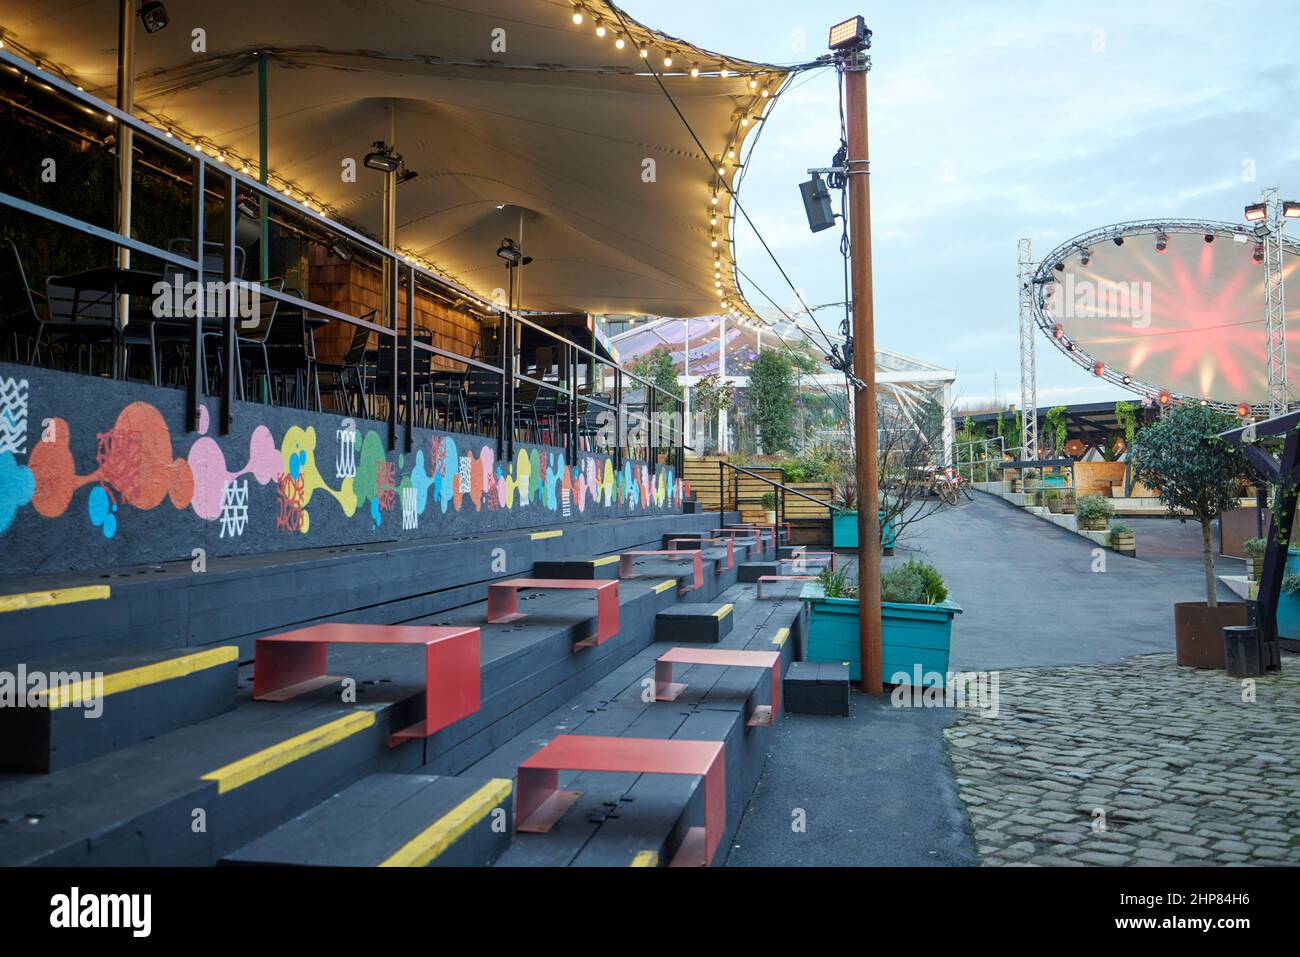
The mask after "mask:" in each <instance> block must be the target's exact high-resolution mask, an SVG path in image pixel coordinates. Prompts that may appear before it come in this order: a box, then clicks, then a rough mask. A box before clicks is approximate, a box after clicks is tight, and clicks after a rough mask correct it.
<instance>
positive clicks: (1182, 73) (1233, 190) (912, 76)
mask: <svg viewBox="0 0 1300 957" xmlns="http://www.w3.org/2000/svg"><path fill="white" fill-rule="evenodd" d="M624 5H625V6H626V7H627V8H628V9H629V11H630V12H631V13H632V15H633V16H635V17H637V18H638V19H640V20H641V21H642V22H644V23H646V24H648V25H650V26H652V27H655V28H656V29H659V30H662V31H664V32H666V33H669V34H673V35H676V36H680V37H683V38H685V39H688V40H690V41H691V42H694V43H697V44H699V45H700V46H704V47H707V48H710V49H714V50H723V51H726V52H727V53H730V54H733V55H736V56H744V57H748V58H751V59H755V60H765V61H771V62H778V63H793V62H796V61H800V60H811V59H813V58H815V57H816V56H818V55H819V54H820V53H822V52H823V50H824V37H825V32H826V29H827V27H828V26H829V25H830V24H832V23H835V22H837V21H839V20H841V19H843V18H844V17H845V16H846V15H848V14H851V13H852V12H853V10H852V9H851V8H845V7H844V6H842V5H840V4H833V3H828V2H823V0H813V2H804V3H800V4H797V5H794V4H785V3H777V2H775V0H744V2H741V0H714V2H710V3H707V4H704V3H699V2H698V0H691V2H686V0H654V2H650V0H627V2H626V3H625V4H624ZM1242 11H1243V8H1242V7H1241V5H1240V4H1238V3H1230V2H1203V3H1195V4H1193V3H1187V2H1174V0H1156V2H1145V3H1133V2H1131V0H1124V2H1118V0H1094V2H1091V3H1089V4H1085V5H1066V4H1062V3H1059V2H1030V0H1019V2H988V3H984V4H979V5H957V4H954V3H950V2H945V0H920V2H909V3H905V4H903V3H898V4H881V5H879V6H878V7H877V8H876V9H875V10H872V9H868V8H864V9H863V12H864V13H865V14H866V15H867V20H868V24H869V25H870V26H871V28H872V29H873V31H874V33H875V35H874V42H873V50H872V60H873V69H872V73H871V75H870V79H869V89H870V93H869V96H870V122H871V151H872V155H871V159H872V166H871V168H872V178H871V187H872V234H873V241H874V248H873V258H874V278H875V305H876V330H877V332H876V334H877V340H878V342H879V343H880V344H881V345H882V346H887V347H888V348H891V349H896V350H898V351H901V352H905V353H910V354H913V355H916V356H919V357H921V358H924V359H928V360H931V361H934V362H939V363H941V364H943V365H947V366H949V367H950V368H954V369H956V370H957V372H958V383H957V385H958V393H959V394H965V395H969V396H976V395H991V394H992V391H993V374H994V373H995V372H996V373H997V374H998V377H999V392H1000V393H1001V394H1002V395H1004V396H1005V395H1008V394H1015V395H1018V394H1019V364H1018V363H1019V352H1018V336H1017V326H1016V324H1017V314H1016V310H1017V302H1016V282H1015V277H1016V240H1017V239H1018V238H1019V237H1021V236H1029V237H1031V238H1032V239H1033V240H1034V248H1035V251H1036V252H1037V253H1038V254H1040V255H1042V254H1045V253H1047V252H1049V251H1050V250H1051V249H1053V248H1054V247H1056V246H1057V245H1058V244H1059V243H1062V242H1064V241H1065V240H1067V239H1069V238H1070V237H1072V236H1075V235H1078V234H1079V233H1082V232H1084V231H1086V230H1088V229H1091V228H1093V227H1097V226H1102V225H1106V224H1108V223H1114V222H1122V221H1126V220H1130V219H1141V218H1147V217H1159V216H1170V217H1195V218H1215V219H1225V220H1237V219H1239V218H1240V215H1241V207H1242V206H1243V205H1244V204H1245V203H1246V202H1248V201H1251V200H1253V199H1255V198H1257V197H1258V195H1259V191H1260V189H1262V188H1263V187H1264V186H1266V185H1272V184H1278V185H1281V186H1282V187H1283V191H1284V192H1286V191H1288V190H1289V191H1290V193H1292V194H1300V112H1298V111H1297V110H1296V109H1295V104H1296V103H1298V102H1300V71H1296V70H1295V68H1294V55H1295V51H1296V49H1297V47H1298V45H1300V44H1298V42H1297V41H1300V0H1286V2H1282V3H1278V4H1276V5H1275V6H1274V7H1272V8H1270V11H1269V13H1268V14H1267V16H1266V18H1265V19H1264V20H1261V17H1260V16H1259V15H1250V16H1244V15H1243V12H1242ZM797 31H803V32H802V37H803V38H804V40H805V43H806V47H805V49H804V51H803V52H799V51H797V50H796V49H795V45H796V40H797V38H798V37H799V36H800V34H799V33H797ZM838 130H839V115H838V100H837V88H836V82H835V77H834V74H833V73H831V72H830V71H828V70H822V71H818V72H817V73H815V74H806V75H804V76H801V77H799V78H797V79H796V80H795V82H794V85H793V86H792V88H791V89H790V90H789V91H788V92H787V93H786V94H785V95H784V96H783V97H782V98H781V101H780V102H778V103H777V104H776V107H775V112H774V113H773V116H772V119H771V120H770V121H769V123H768V127H767V129H765V130H764V131H763V136H762V139H761V140H760V142H759V144H758V148H757V151H756V153H755V159H754V162H753V164H752V167H751V168H750V169H749V170H748V171H747V172H746V176H745V180H744V184H743V186H742V188H741V194H740V195H741V200H742V202H743V203H744V204H745V206H746V208H747V209H748V211H749V213H750V215H751V216H752V217H753V219H754V221H755V222H756V223H757V224H758V228H759V229H760V230H761V231H762V232H763V235H764V236H765V237H766V238H767V240H768V242H769V244H770V245H771V246H772V248H773V249H774V250H775V251H776V253H777V255H778V257H780V259H781V262H782V264H783V265H784V266H785V268H786V270H787V272H789V274H790V276H791V278H792V279H793V280H794V281H795V283H796V284H797V285H798V286H800V287H801V288H802V290H803V291H804V295H805V298H806V299H807V301H808V302H809V303H810V304H817V303H824V302H834V301H837V300H840V299H842V298H843V293H842V285H841V283H842V278H841V269H840V259H839V256H838V251H837V244H838V239H839V236H838V231H835V230H827V231H826V232H823V233H818V234H816V235H813V234H811V233H809V232H808V229H807V224H806V222H805V220H804V215H803V208H802V205H801V204H800V201H799V195H798V190H797V184H798V182H799V181H800V180H802V179H805V178H806V175H805V171H806V170H807V169H808V168H811V167H822V166H828V165H830V159H831V156H832V155H833V154H834V152H835V150H836V148H837V146H838V138H839V134H838ZM1252 172H1253V175H1254V177H1255V179H1254V180H1253V181H1251V180H1250V179H1249V176H1250V174H1251V173H1252ZM737 237H738V255H739V261H740V265H741V267H742V268H743V269H744V270H745V271H746V272H747V273H748V274H749V275H750V276H752V277H753V279H754V280H755V281H756V282H757V283H758V284H759V285H760V286H762V288H763V289H765V290H766V291H767V292H768V293H769V294H770V295H771V296H772V298H773V299H775V300H776V301H777V302H778V303H781V304H782V305H783V306H785V305H786V304H787V303H788V302H790V301H791V299H792V298H793V294H792V293H791V292H790V290H789V288H788V287H787V286H786V285H785V283H784V281H783V280H782V279H781V277H780V275H779V273H778V272H777V270H776V269H775V267H773V266H772V264H771V262H770V260H768V258H767V255H766V253H764V252H763V250H762V248H761V246H760V245H759V244H758V242H757V241H756V240H755V239H754V237H753V234H752V232H751V231H750V230H749V229H748V227H746V226H744V225H743V223H742V224H741V225H740V226H739V227H738V229H737ZM750 298H751V302H753V303H754V304H755V305H759V304H760V303H764V302H765V301H764V300H763V298H762V297H761V296H760V295H757V294H752V295H751V297H750ZM826 325H827V326H828V327H829V326H830V325H832V323H830V322H827V323H826ZM1039 346H1040V348H1039V350H1038V365H1039V389H1040V392H1043V393H1044V394H1046V391H1047V390H1051V392H1052V394H1053V396H1054V397H1055V398H1057V400H1058V401H1063V400H1068V401H1094V400H1098V399H1105V398H1108V397H1111V396H1118V395H1120V394H1121V393H1120V392H1119V390H1117V389H1116V387H1114V386H1111V385H1109V384H1105V383H1100V382H1097V381H1095V380H1093V379H1092V378H1091V377H1090V376H1089V375H1088V374H1087V372H1086V371H1085V370H1083V369H1080V368H1079V367H1078V366H1076V365H1074V364H1073V363H1071V362H1069V361H1068V360H1066V359H1065V358H1064V357H1063V356H1061V355H1059V354H1057V353H1056V352H1055V350H1054V349H1053V348H1052V347H1051V346H1050V345H1049V344H1048V343H1047V342H1046V341H1045V340H1040V342H1039ZM1260 362H1263V357H1262V356H1261V357H1260Z"/></svg>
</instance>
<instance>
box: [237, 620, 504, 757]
mask: <svg viewBox="0 0 1300 957" xmlns="http://www.w3.org/2000/svg"><path fill="white" fill-rule="evenodd" d="M330 645H423V646H424V720H422V721H418V722H416V723H415V724H413V725H411V726H410V727H409V728H405V729H403V730H401V731H397V732H394V733H393V734H391V735H389V737H388V746H389V747H390V748H392V747H396V746H397V745H398V744H399V743H400V742H402V741H406V740H408V739H410V738H427V737H428V736H429V735H431V734H433V733H434V732H435V731H440V730H442V729H443V728H445V727H447V726H448V725H451V724H454V723H455V722H457V721H459V720H460V719H461V718H466V717H469V716H470V715H471V714H473V713H474V712H476V711H477V710H478V707H479V630H478V629H477V628H473V627H463V628H462V627H427V626H423V625H353V624H344V623H339V622H336V623H330V624H324V625H313V626H312V627H310V628H304V629H302V630H301V631H290V632H285V633H284V634H282V635H270V636H268V637H266V638H258V639H257V642H256V643H255V644H254V646H253V697H254V698H255V699H256V700H258V701H286V700H288V699H290V698H293V697H296V696H297V695H300V694H305V693H306V692H308V691H312V690H314V689H316V688H320V687H324V686H325V685H328V684H333V683H334V682H336V681H341V680H342V679H341V678H337V677H330V676H329V675H326V674H325V665H326V658H327V655H328V648H329V646H330Z"/></svg>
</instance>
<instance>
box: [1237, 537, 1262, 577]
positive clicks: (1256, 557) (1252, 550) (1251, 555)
mask: <svg viewBox="0 0 1300 957" xmlns="http://www.w3.org/2000/svg"><path fill="white" fill-rule="evenodd" d="M1266 548H1268V539H1265V538H1248V539H1246V540H1245V541H1244V542H1242V543H1241V550H1242V552H1244V553H1245V556H1246V580H1247V581H1252V582H1257V581H1259V573H1260V571H1261V570H1262V569H1263V567H1264V550H1265V549H1266Z"/></svg>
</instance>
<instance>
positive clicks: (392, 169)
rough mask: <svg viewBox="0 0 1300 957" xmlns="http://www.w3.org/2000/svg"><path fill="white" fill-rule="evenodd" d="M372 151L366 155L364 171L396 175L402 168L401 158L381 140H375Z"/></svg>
mask: <svg viewBox="0 0 1300 957" xmlns="http://www.w3.org/2000/svg"><path fill="white" fill-rule="evenodd" d="M373 145H374V147H375V148H374V150H373V151H372V152H369V153H367V154H366V158H365V160H364V163H365V166H366V169H373V170H378V171H379V172H381V173H396V172H397V171H398V170H399V169H401V167H402V157H401V156H400V155H399V154H398V153H397V152H396V151H395V150H394V149H393V148H392V147H391V146H389V145H388V144H387V143H385V142H384V141H383V140H375V142H374V144H373Z"/></svg>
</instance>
